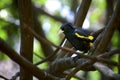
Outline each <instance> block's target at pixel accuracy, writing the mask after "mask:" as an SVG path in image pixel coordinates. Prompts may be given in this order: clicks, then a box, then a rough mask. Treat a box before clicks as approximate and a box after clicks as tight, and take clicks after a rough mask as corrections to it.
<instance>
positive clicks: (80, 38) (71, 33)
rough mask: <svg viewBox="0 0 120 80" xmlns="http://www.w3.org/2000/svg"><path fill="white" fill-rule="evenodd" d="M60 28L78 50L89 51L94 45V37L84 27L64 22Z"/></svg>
mask: <svg viewBox="0 0 120 80" xmlns="http://www.w3.org/2000/svg"><path fill="white" fill-rule="evenodd" d="M60 29H61V30H62V31H63V33H64V35H65V38H67V40H68V41H69V42H70V43H71V44H72V45H73V47H74V48H75V49H76V50H80V51H83V53H87V52H88V50H89V49H90V47H91V46H92V45H93V41H94V37H93V36H92V35H90V34H89V33H88V31H86V30H84V29H81V28H79V29H78V28H75V26H74V25H72V24H71V23H65V24H63V25H62V26H61V27H60Z"/></svg>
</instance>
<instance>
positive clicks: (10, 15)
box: [0, 0, 119, 80]
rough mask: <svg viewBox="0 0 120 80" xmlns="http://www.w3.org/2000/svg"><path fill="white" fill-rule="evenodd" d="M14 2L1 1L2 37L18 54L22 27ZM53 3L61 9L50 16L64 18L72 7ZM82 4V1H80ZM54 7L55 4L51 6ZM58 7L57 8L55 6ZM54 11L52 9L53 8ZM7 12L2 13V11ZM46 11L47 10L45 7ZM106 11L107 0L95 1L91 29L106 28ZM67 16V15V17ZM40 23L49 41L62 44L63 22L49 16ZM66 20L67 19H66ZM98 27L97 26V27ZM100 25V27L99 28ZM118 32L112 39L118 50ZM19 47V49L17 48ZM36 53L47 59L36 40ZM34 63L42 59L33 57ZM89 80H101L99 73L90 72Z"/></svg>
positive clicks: (40, 1)
mask: <svg viewBox="0 0 120 80" xmlns="http://www.w3.org/2000/svg"><path fill="white" fill-rule="evenodd" d="M13 1H14V0H0V37H1V38H2V39H4V40H6V41H7V43H8V44H10V46H12V47H13V48H14V49H15V50H16V51H17V52H19V49H18V48H20V45H18V44H20V27H19V20H18V18H19V17H18V12H17V11H18V10H17V7H16V5H15V4H13ZM32 1H33V4H36V3H37V5H39V6H43V7H45V6H46V5H47V1H50V0H32ZM52 1H58V2H59V4H60V8H59V9H57V10H55V11H53V12H50V11H49V10H48V11H47V12H48V13H49V14H52V15H55V16H59V17H63V16H62V15H61V13H62V11H61V10H62V9H63V8H64V7H65V6H67V7H69V9H70V7H71V5H72V4H71V3H72V0H70V2H69V1H66V0H52ZM79 2H80V1H79ZM49 5H51V6H52V5H53V4H49ZM54 7H56V6H54ZM51 9H52V8H51ZM3 10H4V11H6V13H5V12H2V11H3ZM45 10H47V8H46V7H45ZM105 10H106V1H105V0H93V1H92V4H91V6H90V10H89V14H88V16H89V17H88V20H89V22H90V24H91V25H90V27H95V28H96V29H98V28H101V27H104V26H105V25H104V19H105V14H106V13H105ZM67 11H69V10H67ZM65 16H67V15H65ZM38 18H39V21H40V22H41V23H42V29H43V30H44V33H45V36H46V38H47V39H48V40H50V41H51V42H53V43H54V44H57V45H58V44H60V42H61V40H62V39H61V37H60V35H59V30H60V29H59V28H60V26H61V24H62V23H61V22H59V21H55V20H54V19H52V18H50V17H48V16H47V15H41V14H40V15H39V17H38ZM65 18H66V17H65ZM96 25H97V26H96ZM98 25H99V26H98ZM118 34H119V33H118V31H116V32H115V34H114V36H113V38H112V46H113V47H112V49H114V48H116V47H117V46H118V42H119V40H118V36H119V35H118ZM16 45H17V47H18V48H17V47H16ZM34 52H35V53H36V54H38V55H39V56H41V57H43V58H44V57H45V56H44V53H43V51H42V49H41V45H40V44H39V42H38V41H37V40H34ZM33 57H34V58H33V61H34V63H36V62H39V61H40V60H42V59H40V58H39V57H37V56H36V55H34V56H33ZM3 59H6V56H5V55H1V53H0V60H3ZM113 60H117V57H114V58H113ZM39 67H40V68H41V69H46V68H48V64H47V63H44V64H41V65H39ZM89 77H90V79H89V80H100V78H99V77H100V75H99V73H98V72H90V73H89ZM71 80H77V79H75V78H72V79H71Z"/></svg>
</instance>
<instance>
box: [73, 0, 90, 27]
mask: <svg viewBox="0 0 120 80" xmlns="http://www.w3.org/2000/svg"><path fill="white" fill-rule="evenodd" d="M90 4H91V0H82V3H81V5H80V7H79V9H78V12H77V13H76V15H75V21H74V24H75V26H77V27H82V25H83V22H84V20H85V17H86V15H87V12H88V9H89V7H90Z"/></svg>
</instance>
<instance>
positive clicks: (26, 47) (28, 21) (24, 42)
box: [19, 0, 33, 80]
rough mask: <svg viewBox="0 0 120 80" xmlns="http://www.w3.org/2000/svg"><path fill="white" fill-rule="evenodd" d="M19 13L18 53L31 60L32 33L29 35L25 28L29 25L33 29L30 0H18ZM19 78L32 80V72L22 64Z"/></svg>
mask: <svg viewBox="0 0 120 80" xmlns="http://www.w3.org/2000/svg"><path fill="white" fill-rule="evenodd" d="M26 5H27V6H26ZM19 11H20V12H19V15H20V26H21V48H20V54H21V55H22V56H23V57H24V58H26V59H27V60H29V61H30V62H32V60H33V35H31V34H30V33H29V31H28V29H27V27H30V28H32V29H33V16H32V6H31V0H19ZM20 79H21V80H27V79H28V80H32V79H33V77H32V74H31V73H29V72H28V70H26V69H24V68H23V67H22V66H21V68H20Z"/></svg>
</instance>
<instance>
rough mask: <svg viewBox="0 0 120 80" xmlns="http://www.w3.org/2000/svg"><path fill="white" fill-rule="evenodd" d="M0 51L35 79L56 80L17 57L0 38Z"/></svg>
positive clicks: (22, 58)
mask: <svg viewBox="0 0 120 80" xmlns="http://www.w3.org/2000/svg"><path fill="white" fill-rule="evenodd" d="M0 51H2V52H3V53H5V54H6V55H7V56H9V57H10V58H11V59H12V60H13V61H15V62H16V63H18V64H19V65H20V66H22V67H23V68H24V69H26V70H27V72H29V73H30V74H33V75H34V76H35V77H37V78H38V79H41V80H56V79H57V78H56V77H54V76H52V75H50V74H48V73H47V72H45V71H43V70H40V69H39V68H37V67H36V66H35V65H33V64H32V63H31V62H30V61H28V60H27V59H25V58H24V57H22V56H20V55H18V53H17V52H15V51H14V50H13V49H12V48H11V47H10V46H9V45H8V44H7V43H6V42H5V41H3V40H2V39H1V38H0Z"/></svg>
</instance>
